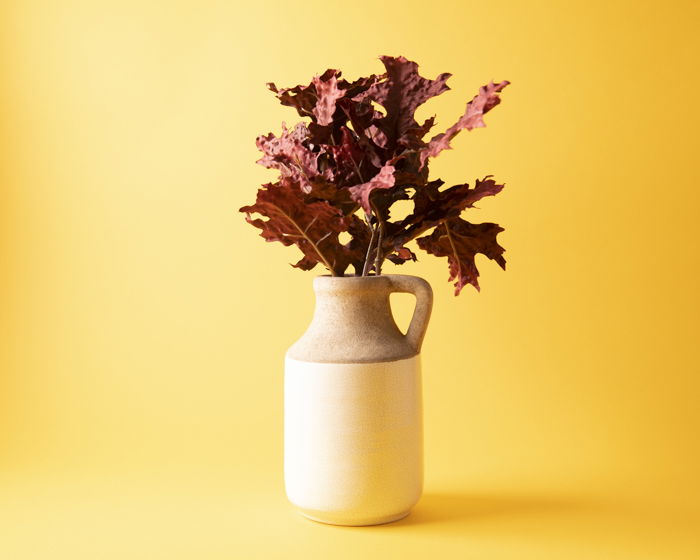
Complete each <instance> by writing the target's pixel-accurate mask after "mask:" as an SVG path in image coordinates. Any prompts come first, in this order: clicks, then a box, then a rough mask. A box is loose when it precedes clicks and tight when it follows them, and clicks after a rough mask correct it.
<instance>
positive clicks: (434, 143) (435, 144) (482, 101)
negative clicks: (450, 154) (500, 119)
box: [420, 81, 510, 167]
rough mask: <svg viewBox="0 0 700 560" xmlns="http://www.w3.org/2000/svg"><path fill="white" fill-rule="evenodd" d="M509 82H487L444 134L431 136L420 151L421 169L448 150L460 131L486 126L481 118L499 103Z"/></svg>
mask: <svg viewBox="0 0 700 560" xmlns="http://www.w3.org/2000/svg"><path fill="white" fill-rule="evenodd" d="M509 83H510V82H508V81H503V82H500V83H498V84H494V83H493V82H489V83H488V84H486V85H485V86H482V87H481V88H479V93H478V94H477V95H475V96H474V98H473V99H472V100H471V101H470V102H469V103H467V109H466V111H465V112H464V115H462V116H461V117H460V118H459V120H458V121H457V122H456V123H455V124H453V125H452V126H451V127H450V128H448V129H447V130H446V131H445V132H443V133H441V134H438V135H436V136H433V137H432V139H431V140H430V142H428V145H427V146H426V148H425V149H424V150H423V151H421V154H420V163H421V167H423V166H424V165H425V162H426V161H427V159H428V158H431V157H435V156H436V155H438V154H439V153H440V152H441V151H442V150H449V149H450V141H451V140H452V139H453V138H454V137H455V136H457V134H458V133H459V131H460V130H463V129H465V128H466V129H467V130H472V129H474V128H479V127H483V126H486V124H485V123H484V119H483V116H484V115H485V114H486V113H488V112H489V111H490V110H491V109H493V108H494V107H495V106H496V105H498V104H499V103H500V102H501V98H500V97H499V95H498V92H500V91H501V90H503V88H505V87H506V86H507V85H508V84H509Z"/></svg>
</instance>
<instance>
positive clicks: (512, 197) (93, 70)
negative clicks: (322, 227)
mask: <svg viewBox="0 0 700 560" xmlns="http://www.w3.org/2000/svg"><path fill="white" fill-rule="evenodd" d="M1 6H2V7H1V8H0V57H1V60H0V79H1V81H0V96H1V97H0V134H1V135H2V136H1V137H0V146H1V148H2V152H1V154H0V157H1V158H2V159H1V160H0V180H1V184H0V186H1V197H2V198H1V200H0V204H1V206H0V212H1V214H0V229H1V236H0V256H1V259H2V260H1V264H0V266H1V267H2V268H1V270H2V277H1V280H0V281H1V293H0V298H1V305H2V307H1V311H2V315H1V321H2V323H1V326H0V329H1V330H0V333H1V336H0V352H1V355H0V371H1V377H0V557H2V558H3V559H5V558H6V559H7V560H15V559H32V560H33V559H42V560H43V559H48V558H52V559H63V558H66V559H71V560H82V559H98V558H100V559H102V558H109V559H111V558H119V559H126V558H128V559H149V560H150V559H160V558H163V559H168V560H176V559H180V558H183V559H184V558H188V559H193V558H202V559H219V558H221V559H223V558H227V559H228V558H243V559H245V558H290V557H302V556H303V557H306V558H361V557H362V558H370V557H387V558H399V557H402V558H426V557H430V558H475V559H525V558H533V559H534V558H536V559H548V558H552V559H578V558H610V559H624V558H631V559H646V558H663V559H669V558H673V559H676V558H696V557H697V556H696V554H697V550H698V547H700V538H698V532H699V531H698V521H699V520H700V515H699V514H698V500H700V487H699V485H698V483H697V478H698V473H699V472H700V454H699V453H698V440H699V437H698V429H699V428H700V411H699V410H698V408H699V407H698V402H699V399H698V389H699V388H700V387H699V385H700V382H699V381H698V378H699V376H698V374H699V373H700V367H699V360H698V346H699V344H698V343H699V341H698V314H699V312H700V309H699V308H698V295H697V286H698V271H699V270H700V262H698V249H697V246H698V240H699V236H698V233H699V229H700V226H699V225H698V218H699V215H698V203H700V196H699V195H698V182H699V181H698V180H699V179H700V177H699V173H698V156H697V150H698V132H697V131H698V126H699V125H700V122H699V121H700V119H699V118H698V117H699V112H698V108H697V107H698V90H699V88H700V83H699V80H698V67H697V64H698V62H697V61H698V46H699V45H698V39H697V37H698V33H697V30H698V25H699V24H700V18H699V16H700V9H699V8H698V4H697V3H696V2H690V1H688V2H674V1H669V2H665V3H662V4H659V3H658V2H651V1H646V0H643V1H610V0H608V1H602V2H599V1H590V2H580V1H579V2H573V3H571V2H557V1H552V2H538V1H530V2H500V1H490V2H439V1H433V2H417V1H407V0H405V1H387V2H382V3H380V2H370V1H355V2H342V3H341V2H331V1H326V2H321V1H315V0H314V1H305V2H283V1H277V0H267V1H263V2H250V3H246V4H245V5H244V4H243V3H237V2H212V1H202V0H200V1H182V2H174V1H171V2H164V1H153V2H144V1H143V0H141V1H138V2H136V1H122V2H116V1H115V2H93V1H73V0H61V1H55V2H49V1H47V2H37V1H32V0H16V1H6V2H4V3H2V5H1ZM381 54H390V55H399V54H402V55H405V56H407V57H408V58H410V59H413V60H416V61H417V62H419V64H420V65H421V71H422V73H423V74H424V75H426V76H428V77H431V78H432V77H435V76H436V75H437V74H438V73H440V72H444V71H449V72H452V73H453V75H454V76H453V78H452V79H451V81H450V85H451V87H452V91H450V92H448V93H446V94H444V95H443V96H441V97H439V98H436V99H435V100H433V101H431V102H429V103H428V104H427V105H426V106H425V107H424V108H423V109H421V116H424V117H427V116H429V115H432V114H437V115H438V121H439V126H440V127H442V128H445V127H447V126H448V125H450V124H452V122H454V120H455V119H456V118H457V117H458V116H459V115H460V114H461V113H462V111H463V110H464V103H465V101H466V100H467V99H469V98H471V96H472V95H474V94H475V92H476V91H477V88H478V87H479V86H480V85H482V84H484V83H486V82H487V81H488V80H490V79H494V80H502V79H508V80H510V81H511V82H512V85H511V86H510V87H508V88H507V89H506V90H505V92H504V93H503V103H502V105H501V106H499V107H498V108H497V109H496V110H494V111H493V112H492V113H490V114H489V115H488V116H487V117H486V121H487V125H488V126H487V128H486V129H480V130H476V131H473V132H471V133H466V132H465V133H462V135H460V136H459V137H458V138H457V139H456V140H455V142H454V143H453V146H454V148H455V149H454V150H453V151H449V152H444V153H443V154H442V155H441V156H440V157H439V158H438V159H437V160H436V161H435V163H434V165H433V176H435V177H437V176H440V177H442V178H443V179H445V180H446V181H447V182H451V183H456V182H463V181H470V182H471V181H473V180H474V179H475V178H477V177H481V176H483V175H485V174H488V173H493V174H495V176H496V178H497V179H499V180H501V181H504V182H505V183H506V189H505V190H504V191H503V193H502V194H500V195H499V196H497V197H495V198H493V199H488V200H485V201H483V202H482V204H481V209H480V210H473V211H471V219H472V220H473V221H496V222H498V223H500V224H501V225H503V226H504V227H505V228H506V231H505V232H504V233H503V234H501V236H500V240H501V243H502V244H503V245H504V246H505V247H506V249H507V253H506V257H507V259H508V270H507V272H505V273H503V272H502V271H501V270H500V269H498V267H497V266H496V265H495V264H494V263H493V262H490V261H487V260H486V259H483V260H480V261H479V262H478V264H479V265H480V268H481V271H482V277H481V284H482V292H481V293H480V294H478V293H477V292H476V291H474V290H472V289H471V288H466V289H465V290H464V292H463V294H462V295H461V296H460V297H459V298H455V297H453V295H452V288H451V286H450V285H449V284H447V282H446V279H447V266H446V263H445V261H444V259H440V260H438V259H435V258H433V257H429V256H425V258H421V260H420V262H418V263H415V264H413V263H412V264H410V265H406V266H405V267H404V268H403V269H400V270H396V272H401V273H406V274H416V275H420V276H423V277H425V278H426V279H428V280H429V281H430V282H431V284H432V285H433V288H434V291H435V294H436V301H435V311H434V315H433V318H432V321H431V325H430V329H429V333H428V337H427V339H426V343H425V346H424V349H423V364H424V383H425V387H424V399H425V431H426V449H425V450H426V486H425V495H424V498H423V500H422V502H421V503H420V504H419V505H418V506H417V508H416V510H415V512H414V513H413V514H412V516H410V517H409V518H408V519H406V520H405V521H402V522H400V523H397V524H393V525H389V526H385V527H376V528H366V529H347V528H336V527H329V526H323V525H319V524H314V523H312V522H308V521H306V520H304V519H302V518H301V517H299V516H298V515H297V514H296V513H295V512H294V511H293V510H292V509H291V507H290V506H289V505H288V504H287V503H286V500H285V497H284V491H283V483H282V359H283V355H284V352H285V350H286V348H287V347H288V346H289V345H290V344H291V343H292V342H293V341H294V340H295V339H296V338H297V337H298V336H299V335H300V334H301V333H302V332H303V331H304V329H305V328H306V325H307V324H308V321H309V318H310V314H311V312H312V309H313V294H312V291H311V285H310V283H311V279H312V278H313V273H303V272H301V271H298V270H295V269H292V268H291V267H290V266H289V265H288V264H287V263H289V262H293V261H295V260H296V259H297V254H296V253H295V250H294V249H293V248H284V247H281V246H273V245H272V244H270V245H266V244H265V243H264V242H263V240H262V239H261V238H259V237H258V236H257V231H256V230H255V229H254V228H252V227H250V226H249V225H247V224H245V222H244V220H243V216H242V215H240V214H238V213H237V209H238V208H239V207H240V206H242V205H244V204H248V203H251V202H252V201H253V199H254V196H255V191H256V188H257V186H258V185H259V184H260V183H262V182H265V181H268V180H270V179H271V178H272V177H273V176H274V175H273V174H271V173H270V172H269V171H267V170H265V169H263V168H262V167H260V166H257V165H255V163H254V162H255V160H256V159H257V158H258V152H257V151H256V148H255V144H254V139H255V137H256V136H257V135H258V134H261V133H267V132H269V131H274V132H276V133H277V132H279V130H280V124H281V121H282V120H286V121H287V122H288V123H294V122H296V114H295V113H294V112H293V111H292V110H291V109H289V108H285V107H282V106H280V105H278V103H277V101H276V99H275V98H274V96H273V95H272V94H271V93H269V92H268V91H267V90H266V88H265V82H267V81H274V82H275V83H277V84H278V85H279V86H292V85H296V84H298V83H308V82H309V81H310V79H311V77H312V76H313V74H314V73H317V72H322V71H323V70H325V69H326V68H329V67H332V68H340V69H342V70H343V72H344V75H345V76H346V77H348V78H355V77H358V76H361V75H367V74H369V73H372V72H381V71H382V66H381V63H380V62H379V60H378V58H377V57H378V56H379V55H381ZM391 268H393V267H391ZM411 305H412V303H411V301H410V298H409V297H408V296H406V298H405V299H397V300H396V307H397V315H398V316H399V318H400V320H401V321H403V322H404V323H405V321H406V320H407V319H408V317H409V315H410V312H411Z"/></svg>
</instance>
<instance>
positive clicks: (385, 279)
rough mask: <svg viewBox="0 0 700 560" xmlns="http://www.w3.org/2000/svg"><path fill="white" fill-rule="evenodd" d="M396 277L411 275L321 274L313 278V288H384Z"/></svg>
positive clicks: (408, 275)
mask: <svg viewBox="0 0 700 560" xmlns="http://www.w3.org/2000/svg"><path fill="white" fill-rule="evenodd" d="M397 277H412V278H419V277H418V276H412V275H410V274H380V275H379V276H377V275H374V274H373V275H371V276H331V275H330V274H322V275H319V276H316V277H315V278H314V280H313V285H314V289H316V290H318V289H332V290H335V289H343V288H344V289H357V288H360V287H362V288H369V287H374V288H386V287H387V286H388V285H389V284H391V279H392V278H397Z"/></svg>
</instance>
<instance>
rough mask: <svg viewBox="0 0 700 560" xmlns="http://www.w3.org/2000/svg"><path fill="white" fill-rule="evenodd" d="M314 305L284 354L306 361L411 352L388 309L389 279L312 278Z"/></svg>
mask: <svg viewBox="0 0 700 560" xmlns="http://www.w3.org/2000/svg"><path fill="white" fill-rule="evenodd" d="M314 291H315V293H316V308H315V310H314V316H313V319H312V321H311V324H310V325H309V328H308V329H307V331H306V333H304V335H303V336H302V337H301V339H299V341H297V343H295V344H294V345H293V346H292V347H291V348H290V350H289V352H288V354H287V355H288V356H289V357H291V358H293V359H297V360H304V361H310V362H337V363H355V362H383V361H393V360H397V359H402V358H409V357H411V356H414V355H415V354H416V351H415V349H414V348H413V347H412V346H411V345H410V344H408V342H407V340H406V337H405V335H404V334H403V333H402V332H401V331H400V330H399V328H398V327H397V325H396V322H395V321H394V317H393V315H392V312H391V305H390V301H389V295H390V294H391V292H392V289H391V281H390V280H389V278H387V277H385V276H377V277H373V276H370V277H342V278H337V277H328V276H321V277H318V278H316V279H315V280H314Z"/></svg>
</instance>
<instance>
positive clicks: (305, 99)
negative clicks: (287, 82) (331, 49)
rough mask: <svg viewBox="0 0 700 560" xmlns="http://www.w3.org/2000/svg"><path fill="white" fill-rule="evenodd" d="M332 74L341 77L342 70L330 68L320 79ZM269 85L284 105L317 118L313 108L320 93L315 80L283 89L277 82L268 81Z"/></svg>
mask: <svg viewBox="0 0 700 560" xmlns="http://www.w3.org/2000/svg"><path fill="white" fill-rule="evenodd" d="M332 76H334V77H336V78H337V77H339V76H340V71H338V70H333V69H332V68H329V69H328V70H326V71H325V72H324V73H323V74H321V76H320V79H321V80H323V81H326V80H329V79H330V78H331V77H332ZM267 87H268V89H269V90H270V91H272V92H273V93H274V94H275V95H276V96H277V99H279V100H280V103H282V105H286V106H288V107H294V108H295V109H296V110H297V113H299V114H300V115H301V116H302V117H312V118H315V115H314V113H313V110H314V107H315V106H316V101H317V100H318V95H317V94H316V87H315V86H314V83H313V82H311V83H310V84H309V85H308V86H301V85H300V86H295V87H292V88H282V89H278V88H277V86H276V85H275V84H273V83H272V82H268V84H267Z"/></svg>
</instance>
